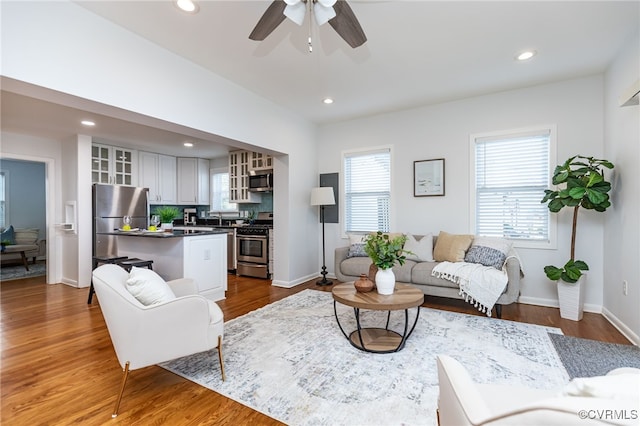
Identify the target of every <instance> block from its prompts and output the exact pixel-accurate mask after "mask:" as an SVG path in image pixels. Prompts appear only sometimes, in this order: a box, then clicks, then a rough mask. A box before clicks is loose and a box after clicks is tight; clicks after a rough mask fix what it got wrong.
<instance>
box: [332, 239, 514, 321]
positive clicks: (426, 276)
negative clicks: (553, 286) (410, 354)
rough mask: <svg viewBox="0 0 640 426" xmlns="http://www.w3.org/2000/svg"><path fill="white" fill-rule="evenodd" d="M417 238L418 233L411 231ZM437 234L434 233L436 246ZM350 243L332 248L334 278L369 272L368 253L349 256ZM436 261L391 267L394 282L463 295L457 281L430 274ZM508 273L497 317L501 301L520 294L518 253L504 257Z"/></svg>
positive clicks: (427, 292)
mask: <svg viewBox="0 0 640 426" xmlns="http://www.w3.org/2000/svg"><path fill="white" fill-rule="evenodd" d="M414 237H415V238H416V239H418V240H419V239H420V238H422V236H421V235H414ZM437 238H438V237H437V236H434V237H433V245H434V246H435V244H436V241H437ZM348 254H349V247H339V248H336V250H335V274H336V278H337V279H338V280H340V281H342V282H348V281H355V280H357V279H358V278H359V277H360V275H361V274H368V273H369V266H371V259H370V258H369V257H348ZM437 264H438V262H416V261H413V260H408V259H407V260H406V262H405V264H404V265H402V266H400V265H396V266H394V267H393V272H394V274H395V276H396V282H400V283H406V284H413V285H415V286H416V287H418V288H419V289H420V290H422V292H423V293H424V294H425V295H427V296H438V297H448V298H454V299H462V298H463V296H461V295H460V294H459V287H458V284H456V283H453V282H451V281H447V280H445V279H442V278H436V277H434V276H431V271H432V270H433V268H434V267H435V266H436V265H437ZM506 270H507V276H508V279H509V281H508V283H507V288H506V289H505V291H504V293H502V295H501V296H500V297H499V298H498V301H497V302H496V305H495V312H496V316H497V317H498V318H501V317H502V305H508V304H510V303H514V302H516V301H517V300H518V297H519V295H520V278H521V274H522V272H521V267H520V262H519V260H518V259H517V257H509V258H507V261H506Z"/></svg>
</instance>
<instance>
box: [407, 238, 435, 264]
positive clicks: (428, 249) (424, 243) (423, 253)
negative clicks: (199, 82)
mask: <svg viewBox="0 0 640 426" xmlns="http://www.w3.org/2000/svg"><path fill="white" fill-rule="evenodd" d="M404 249H405V250H408V251H410V252H412V253H413V254H408V255H407V259H409V260H415V261H416V262H433V261H434V260H433V235H432V234H427V235H425V236H424V237H422V238H421V239H420V241H418V240H416V237H414V236H413V235H411V234H407V242H406V243H404Z"/></svg>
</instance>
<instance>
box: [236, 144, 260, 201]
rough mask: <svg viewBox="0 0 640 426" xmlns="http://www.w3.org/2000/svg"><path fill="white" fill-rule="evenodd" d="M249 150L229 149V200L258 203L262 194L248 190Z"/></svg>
mask: <svg viewBox="0 0 640 426" xmlns="http://www.w3.org/2000/svg"><path fill="white" fill-rule="evenodd" d="M250 155H251V153H250V152H249V151H231V152H230V153H229V202H231V203H259V202H260V201H261V200H262V196H261V195H260V194H259V193H257V192H250V191H249V164H250Z"/></svg>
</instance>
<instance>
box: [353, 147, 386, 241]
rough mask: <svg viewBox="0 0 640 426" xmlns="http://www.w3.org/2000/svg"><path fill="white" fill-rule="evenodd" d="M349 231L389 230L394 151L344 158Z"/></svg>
mask: <svg viewBox="0 0 640 426" xmlns="http://www.w3.org/2000/svg"><path fill="white" fill-rule="evenodd" d="M344 176H345V222H346V231H347V232H371V231H383V232H388V231H389V222H390V219H389V213H390V212H389V210H390V199H391V152H390V150H389V149H384V150H376V151H369V152H358V153H350V154H345V155H344Z"/></svg>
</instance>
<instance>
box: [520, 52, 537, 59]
mask: <svg viewBox="0 0 640 426" xmlns="http://www.w3.org/2000/svg"><path fill="white" fill-rule="evenodd" d="M536 53H537V52H536V51H535V50H525V51H524V52H521V53H519V54H518V56H516V59H517V60H519V61H526V60H527V59H531V58H533V57H534V56H536Z"/></svg>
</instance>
